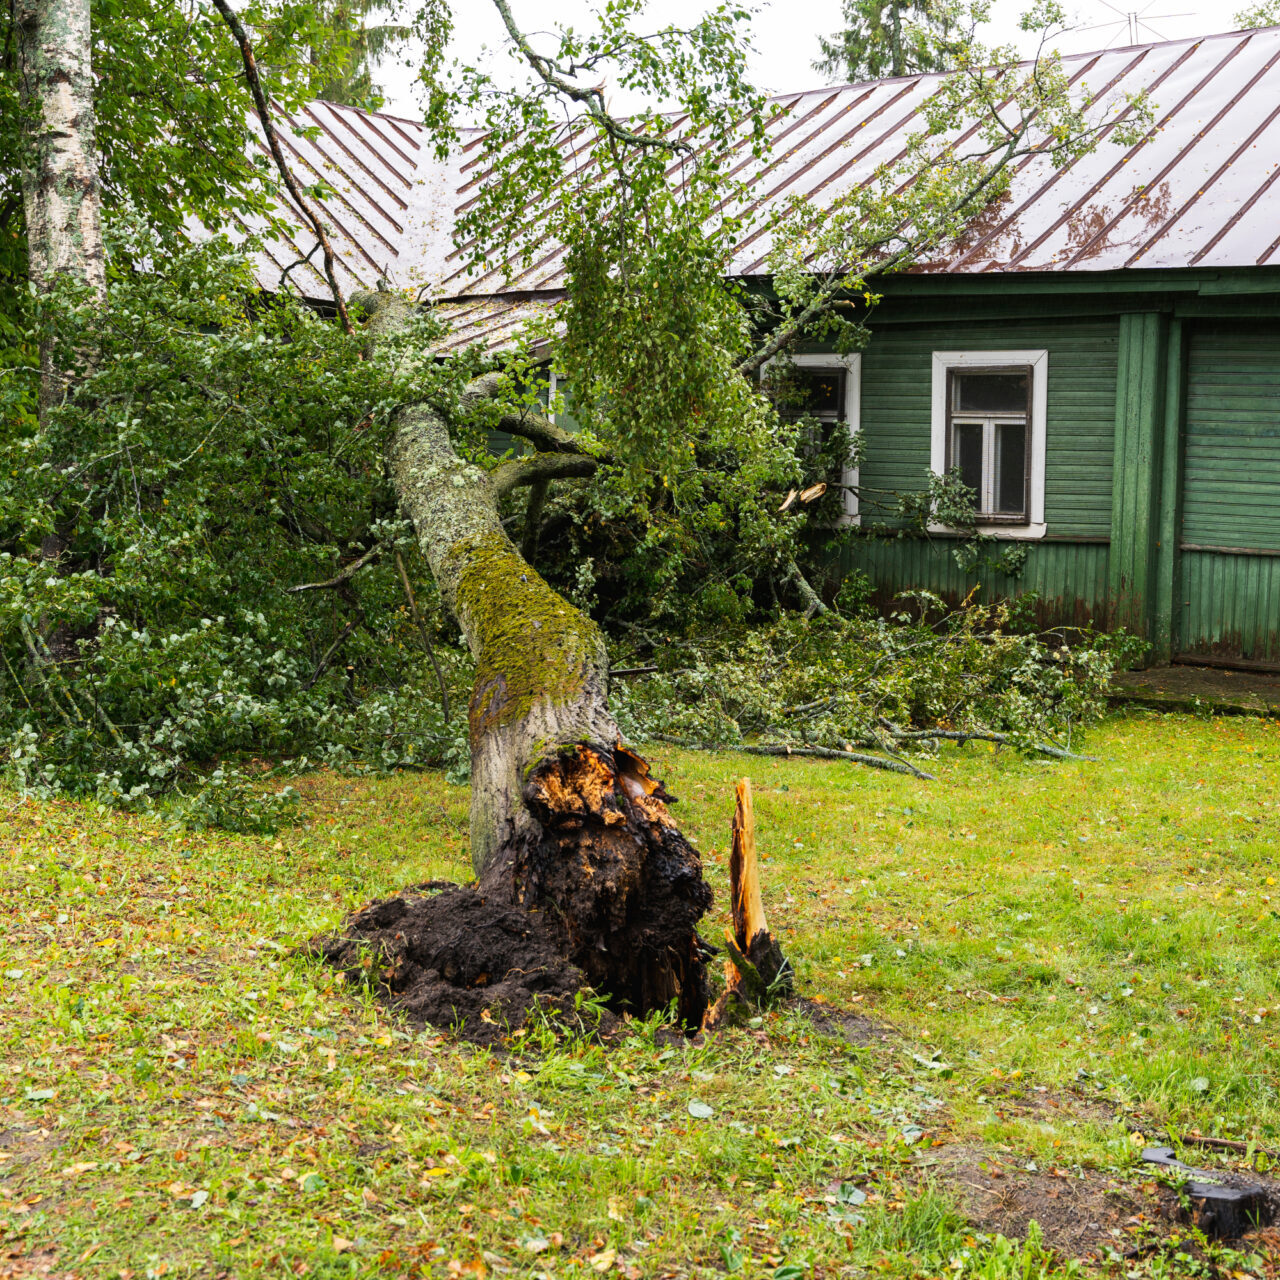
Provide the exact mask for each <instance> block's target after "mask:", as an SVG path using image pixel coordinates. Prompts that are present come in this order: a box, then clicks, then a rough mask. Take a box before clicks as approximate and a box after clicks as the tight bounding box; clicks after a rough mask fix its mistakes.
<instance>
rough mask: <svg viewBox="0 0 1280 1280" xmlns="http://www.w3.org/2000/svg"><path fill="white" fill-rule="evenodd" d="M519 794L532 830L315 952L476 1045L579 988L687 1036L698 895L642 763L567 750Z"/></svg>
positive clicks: (679, 840)
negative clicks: (473, 877)
mask: <svg viewBox="0 0 1280 1280" xmlns="http://www.w3.org/2000/svg"><path fill="white" fill-rule="evenodd" d="M523 798H524V802H525V804H526V806H527V807H528V809H529V811H530V812H531V813H532V814H533V815H534V817H535V819H536V824H535V826H534V831H533V834H532V835H527V836H525V837H524V838H522V839H520V840H518V841H514V842H511V843H510V844H509V845H508V846H506V847H504V848H503V849H501V850H500V851H499V853H498V855H497V856H496V857H495V858H494V859H493V860H492V861H491V862H490V864H489V866H488V867H487V868H486V870H485V872H484V874H483V875H482V876H481V878H480V881H479V882H478V883H477V884H476V885H475V886H474V887H471V888H460V887H457V886H452V885H450V886H441V885H438V884H433V885H424V886H420V887H419V891H418V892H412V891H410V892H407V893H405V894H402V895H399V896H397V897H394V898H388V899H386V900H384V901H381V902H376V903H373V904H372V905H370V906H369V907H366V908H365V909H364V910H362V911H360V912H357V913H356V914H355V915H354V916H352V917H351V918H350V919H349V920H348V921H347V924H346V927H345V929H344V930H343V932H342V933H341V934H340V935H338V936H336V937H330V938H322V939H317V940H316V943H315V947H316V949H317V950H318V951H319V953H320V955H321V956H322V958H323V959H324V960H325V961H327V962H328V963H329V964H332V965H334V966H335V967H336V968H339V969H342V970H343V971H344V972H346V973H347V974H348V975H350V976H352V977H357V978H363V979H364V980H367V981H370V982H371V983H372V985H373V986H374V989H375V990H376V991H377V992H378V993H379V995H380V997H381V998H382V999H383V1000H384V1001H385V1002H386V1003H387V1004H389V1005H390V1006H392V1007H394V1008H396V1009H398V1010H400V1011H402V1012H403V1013H405V1014H407V1015H408V1016H409V1017H410V1018H411V1019H413V1020H414V1021H421V1022H429V1023H432V1024H434V1025H435V1026H438V1027H443V1028H453V1029H456V1030H458V1031H459V1032H460V1033H461V1034H463V1035H464V1036H466V1038H468V1039H472V1040H478V1041H481V1042H486V1043H487V1042H492V1041H494V1040H497V1039H500V1038H501V1037H502V1036H504V1035H505V1034H508V1033H509V1032H510V1031H512V1030H514V1029H516V1028H517V1027H519V1026H520V1025H521V1024H522V1023H523V1022H524V1020H525V1019H526V1017H527V1016H528V1013H529V1009H530V1007H531V1005H533V1003H534V1002H535V1001H542V1002H545V1003H550V1004H555V1005H559V1004H562V1003H563V1002H564V1001H565V1000H566V998H569V997H571V996H572V994H573V993H574V992H575V991H577V990H578V989H580V988H582V987H587V986H589V987H592V988H594V989H595V990H596V991H597V992H599V993H600V994H601V995H602V996H603V997H605V999H606V1001H607V1003H608V1005H609V1007H610V1009H612V1010H613V1011H614V1012H615V1013H624V1012H627V1013H631V1014H634V1015H637V1016H643V1015H646V1014H648V1013H650V1012H652V1011H653V1010H655V1009H662V1008H673V1009H674V1010H675V1012H676V1014H677V1016H678V1018H679V1019H680V1021H681V1022H682V1023H683V1025H684V1026H685V1027H687V1028H688V1029H689V1030H691V1031H693V1030H696V1029H697V1028H698V1026H699V1025H700V1024H701V1022H702V1017H703V1014H704V1012H705V1010H706V1006H707V981H706V971H705V961H706V959H707V958H708V957H709V955H710V954H711V950H710V948H708V947H707V946H706V944H705V943H704V942H703V941H702V939H701V938H700V937H699V935H698V932H697V923H698V920H699V919H700V918H701V917H702V915H703V913H704V912H705V911H706V910H707V908H708V907H709V906H710V905H711V889H710V887H709V886H708V885H707V883H706V882H705V881H704V880H703V878H702V864H701V860H700V858H699V857H698V853H697V851H696V850H695V849H694V848H693V847H692V846H691V845H690V844H689V842H688V840H686V839H685V837H684V836H683V835H682V834H681V833H680V831H679V829H678V828H677V827H676V825H675V823H674V821H673V820H672V818H671V815H670V813H669V812H668V810H667V803H668V802H670V801H671V800H672V797H671V796H668V795H667V793H666V792H665V790H664V789H663V787H662V784H661V783H659V782H656V781H655V780H654V779H652V778H650V777H649V770H648V766H647V765H646V763H645V762H644V761H643V760H642V759H641V758H640V757H639V756H636V755H634V754H632V753H631V752H629V751H627V750H625V749H623V748H621V747H618V748H615V749H612V750H610V749H608V748H605V747H601V746H597V745H593V744H578V745H574V746H572V747H568V748H565V749H562V750H561V751H559V752H557V753H555V754H554V755H549V756H547V757H545V758H544V759H543V760H542V761H541V762H540V763H539V764H538V765H537V766H536V767H535V768H534V769H532V770H531V771H530V773H529V776H528V780H527V782H526V785H525V788H524V797H523Z"/></svg>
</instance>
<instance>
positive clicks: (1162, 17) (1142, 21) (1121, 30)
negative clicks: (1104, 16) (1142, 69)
mask: <svg viewBox="0 0 1280 1280" xmlns="http://www.w3.org/2000/svg"><path fill="white" fill-rule="evenodd" d="M1098 3H1099V4H1101V5H1102V6H1103V8H1105V9H1110V10H1111V12H1112V13H1114V14H1118V15H1119V17H1118V18H1115V19H1112V20H1111V21H1108V22H1098V23H1095V24H1094V25H1093V26H1091V27H1076V28H1075V30H1076V31H1077V32H1078V33H1080V34H1081V35H1083V34H1084V32H1086V31H1104V30H1111V29H1112V28H1115V33H1114V34H1113V35H1112V37H1111V38H1110V39H1109V40H1108V41H1107V44H1106V47H1107V48H1108V49H1109V48H1110V47H1111V46H1112V45H1113V44H1115V43H1116V41H1117V40H1119V39H1120V37H1121V36H1122V35H1125V34H1127V35H1128V37H1129V43H1130V44H1139V43H1141V41H1142V39H1143V38H1144V37H1146V38H1147V39H1151V38H1154V39H1156V40H1165V39H1167V38H1168V37H1167V36H1165V34H1164V33H1163V32H1162V31H1158V30H1156V28H1155V27H1154V26H1152V23H1153V22H1164V21H1166V20H1167V19H1170V18H1190V17H1193V16H1194V15H1193V14H1190V13H1150V9H1151V6H1152V5H1154V4H1155V3H1156V0H1147V3H1146V4H1145V5H1143V7H1142V8H1141V9H1136V10H1135V9H1130V10H1124V9H1117V8H1116V6H1115V5H1113V4H1110V3H1108V0H1098Z"/></svg>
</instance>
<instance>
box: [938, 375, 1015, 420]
mask: <svg viewBox="0 0 1280 1280" xmlns="http://www.w3.org/2000/svg"><path fill="white" fill-rule="evenodd" d="M1029 382H1030V374H1029V373H1028V371H1027V370H1026V369H1006V370H992V369H981V370H968V369H957V370H955V372H954V373H953V374H952V387H953V388H954V390H953V392H952V395H953V396H954V398H955V402H954V403H953V404H952V406H951V407H952V408H953V409H958V410H959V411H960V412H962V413H1026V411H1027V386H1028V384H1029Z"/></svg>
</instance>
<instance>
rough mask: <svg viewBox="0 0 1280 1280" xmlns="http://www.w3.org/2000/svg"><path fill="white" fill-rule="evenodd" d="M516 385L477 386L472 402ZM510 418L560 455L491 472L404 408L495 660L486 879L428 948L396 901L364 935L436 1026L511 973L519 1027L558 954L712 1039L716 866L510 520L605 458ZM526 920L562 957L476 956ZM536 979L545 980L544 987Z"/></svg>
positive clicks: (479, 640) (467, 397) (415, 501)
mask: <svg viewBox="0 0 1280 1280" xmlns="http://www.w3.org/2000/svg"><path fill="white" fill-rule="evenodd" d="M357 301H358V302H360V303H362V304H363V305H364V307H365V308H366V310H367V311H368V312H369V314H370V320H369V332H370V333H371V335H373V336H374V337H375V340H376V338H377V337H385V336H388V335H390V334H392V333H394V332H396V330H397V329H399V328H401V327H403V326H404V325H406V324H407V323H408V322H409V320H410V317H411V314H412V309H411V307H410V305H409V303H408V302H406V301H405V300H404V299H403V298H400V297H398V296H396V295H392V294H381V295H366V296H363V297H361V298H359V299H357ZM498 386H499V383H498V382H497V380H495V379H491V378H489V379H480V380H478V381H477V382H475V383H473V384H472V385H471V386H470V387H469V388H468V389H467V391H466V392H465V393H464V396H463V398H462V400H463V407H464V408H466V407H469V404H470V403H471V402H474V401H475V400H476V399H478V398H483V397H486V396H492V395H493V394H494V393H495V392H496V391H497V389H498ZM504 425H505V426H506V427H507V428H508V429H509V430H513V431H516V432H519V433H520V434H522V435H526V436H527V437H529V438H530V439H531V440H532V441H533V442H534V443H535V444H538V445H541V446H543V447H544V448H545V449H546V450H547V451H545V452H539V453H535V454H533V455H532V456H531V457H530V458H528V459H526V460H523V461H518V462H513V463H509V464H507V465H506V466H505V467H500V468H498V469H497V470H496V471H494V472H492V473H486V472H485V471H483V470H481V469H480V468H479V467H477V466H475V465H473V464H470V463H468V462H467V461H466V460H465V459H464V458H462V457H460V456H459V455H458V453H457V452H456V450H455V449H454V446H453V443H452V441H451V437H450V423H449V421H448V420H447V418H446V416H445V414H444V413H443V412H442V411H441V410H440V409H438V408H436V407H434V406H432V405H429V404H413V405H406V406H404V407H403V408H401V409H400V410H399V411H398V413H397V414H396V418H395V421H394V426H393V434H392V437H391V443H390V448H389V450H388V464H389V468H390V472H391V478H392V483H393V484H394V486H395V490H396V493H397V494H398V495H399V498H400V501H401V504H402V506H403V509H404V511H405V513H406V515H408V517H409V518H410V520H412V522H413V525H414V529H415V530H416V532H417V537H418V542H419V546H420V548H421V551H422V554H423V555H424V557H426V559H427V561H428V563H429V564H430V566H431V570H432V573H433V574H434V576H435V579H436V582H437V583H438V584H439V586H440V590H441V594H442V596H443V599H444V602H445V604H446V606H447V607H448V608H449V609H450V611H451V612H452V613H453V615H454V617H455V618H456V619H457V620H458V623H459V625H460V626H461V628H462V633H463V635H464V637H465V638H466V641H467V644H468V646H469V647H470V649H471V651H472V654H473V655H474V657H475V660H476V668H477V670H476V679H475V685H474V687H473V690H472V693H471V700H470V704H469V706H468V719H469V725H470V737H471V760H472V765H471V856H472V865H473V867H474V870H475V874H476V887H475V889H474V890H453V891H451V892H449V893H446V894H444V895H441V896H440V897H438V898H435V899H434V900H427V901H426V902H423V903H419V904H418V905H417V906H416V907H415V908H414V910H415V911H416V912H418V913H420V915H421V920H422V927H420V928H419V929H417V930H416V931H412V939H411V937H410V931H409V930H407V929H406V927H405V925H404V923H403V922H402V920H401V915H402V914H403V911H402V908H401V907H398V906H390V905H387V904H383V905H381V906H379V907H378V908H376V909H375V911H374V912H373V913H372V914H371V915H366V916H364V917H357V919H356V921H355V922H353V928H352V934H351V936H352V937H353V938H356V939H359V941H360V942H367V941H368V940H369V937H368V931H367V929H366V927H365V926H366V925H372V926H373V928H374V929H375V930H377V929H381V928H382V927H383V926H382V925H381V923H380V922H381V921H383V920H384V919H389V922H390V923H391V924H392V925H394V926H395V931H394V932H395V935H398V937H395V938H394V939H393V942H392V944H391V945H390V946H386V945H384V946H383V948H382V951H383V954H389V955H390V956H391V958H392V959H393V961H394V963H395V964H396V965H398V966H400V967H399V969H398V971H397V974H396V977H397V979H398V980H400V982H401V984H402V985H401V988H400V990H401V991H403V990H404V984H408V983H411V984H412V985H413V987H414V995H413V997H412V999H411V1000H410V1001H409V1002H408V1007H410V1008H413V1007H415V1006H416V1008H417V1010H418V1011H419V1012H420V1013H422V1014H423V1016H426V1017H428V1018H430V1019H431V1020H432V1021H440V1020H441V1017H446V1018H447V1017H448V1016H449V1012H450V1010H455V1011H456V1010H457V1008H458V1005H459V1000H460V999H461V1000H463V1001H464V1002H465V1003H469V1004H474V1003H475V1002H476V999H477V996H478V997H479V999H480V1000H481V1001H482V1002H483V1003H484V1004H485V1007H487V1004H488V1003H489V1002H492V1001H493V994H492V993H490V992H487V991H485V990H484V988H485V987H486V986H487V985H488V979H489V975H490V974H494V973H495V972H496V971H499V970H501V971H502V977H501V979H500V981H503V982H508V983H511V982H512V978H511V975H512V974H513V973H520V974H521V975H522V976H521V977H520V978H519V979H517V980H515V983H514V989H513V990H510V991H507V992H504V993H503V994H502V998H501V999H500V1000H499V1001H498V1002H499V1003H500V1004H501V1005H502V1007H503V1010H504V1012H505V1015H506V1016H507V1017H508V1018H518V1015H519V1013H520V1012H522V1009H523V1007H524V1006H525V1005H527V1002H528V999H527V998H528V997H529V996H531V995H532V994H533V993H534V992H539V991H541V990H542V985H543V984H546V983H548V982H551V983H552V986H553V989H555V987H556V986H557V985H558V984H559V982H560V981H562V978H561V975H559V974H556V975H554V976H553V975H551V974H550V973H549V971H548V965H549V962H548V961H547V960H546V959H545V957H546V956H547V955H555V954H557V953H558V954H559V955H560V956H561V957H563V959H565V960H567V961H568V963H569V964H570V965H571V966H573V968H574V969H576V970H577V971H578V974H580V975H581V980H582V981H584V982H587V983H589V984H590V985H591V986H593V987H594V988H596V989H597V990H598V991H600V992H601V993H602V994H604V995H606V996H607V997H609V998H610V999H611V1000H612V1001H614V1002H615V1003H617V1004H618V1005H619V1007H622V1008H627V1009H630V1010H632V1011H634V1012H637V1013H647V1012H649V1011H651V1010H654V1009H661V1008H667V1007H672V1008H674V1009H675V1010H676V1011H677V1013H678V1016H679V1017H680V1019H681V1020H682V1021H683V1022H684V1023H685V1024H686V1025H688V1026H691V1027H697V1026H699V1025H700V1023H701V1020H702V1015H703V1012H704V1010H705V1007H706V995H707V987H706V978H705V973H704V959H705V956H706V955H707V954H708V952H707V949H706V947H705V944H704V943H703V942H702V940H701V939H700V938H699V936H698V933H697V922H698V920H699V918H700V917H701V916H702V914H703V912H705V911H706V909H707V908H708V907H709V906H710V904H711V891H710V889H709V888H708V886H707V884H706V883H705V881H704V880H703V878H702V864H701V860H700V858H699V857H698V854H697V852H696V850H694V849H693V847H692V846H691V845H690V844H689V842H688V840H686V839H685V837H684V836H683V835H682V834H681V832H680V830H679V828H678V827H677V826H676V824H675V822H674V820H673V819H672V818H671V815H670V812H669V810H668V808H667V804H668V802H669V801H670V800H671V797H670V796H669V795H668V794H667V793H666V791H665V789H664V788H663V787H662V785H661V783H659V782H657V781H656V780H654V779H652V778H651V777H650V776H649V768H648V765H647V764H646V763H645V761H644V760H643V759H641V758H640V757H639V756H638V755H635V754H634V753H633V752H631V751H628V750H627V749H625V748H624V747H622V745H621V736H620V734H619V731H618V726H617V724H616V723H615V721H614V719H613V716H612V715H611V714H610V711H609V704H608V676H609V663H608V655H607V653H606V650H605V644H604V638H603V637H602V635H601V634H600V631H599V629H598V628H597V627H596V625H595V623H593V622H592V621H591V619H590V618H588V617H587V616H585V615H584V614H583V613H581V612H580V611H579V610H578V609H575V608H574V607H573V606H572V605H570V604H569V603H568V602H567V601H566V600H565V599H564V598H563V597H561V596H559V595H557V594H556V592H554V591H553V590H552V589H551V588H550V587H549V586H548V585H547V584H546V582H544V581H543V579H542V578H541V577H540V576H539V575H538V573H537V572H536V571H535V570H534V569H533V568H532V567H531V566H530V565H529V564H528V562H527V561H526V560H525V559H524V557H523V556H522V555H521V554H520V552H519V551H518V550H517V549H516V547H515V545H514V543H513V542H512V541H511V539H510V538H509V537H508V536H507V534H506V531H505V530H504V528H503V525H502V520H501V517H500V515H499V510H498V502H499V499H500V497H501V496H502V495H503V494H504V493H507V492H509V491H510V490H512V489H514V488H517V487H521V486H527V485H531V484H534V483H537V482H542V481H546V480H548V479H551V478H554V477H560V476H571V475H580V474H582V473H583V471H584V470H586V469H590V468H592V467H594V465H595V464H594V462H593V460H592V459H591V458H590V457H589V456H587V455H586V454H584V453H583V451H582V449H581V447H580V446H579V445H578V444H577V443H576V442H575V441H574V440H573V438H572V437H570V436H568V435H567V434H566V433H564V432H562V431H559V430H558V429H557V428H556V427H554V426H553V425H552V424H551V423H550V422H548V421H546V420H545V419H542V418H541V417H532V416H529V415H523V416H521V417H512V418H511V419H509V420H507V419H504ZM513 908H521V909H523V910H524V911H525V912H528V913H529V914H530V915H531V916H532V917H533V920H532V921H525V922H524V924H523V925H522V928H523V929H524V930H525V931H526V932H527V933H528V938H527V941H529V942H530V943H535V942H536V946H534V948H533V951H534V953H535V954H536V955H537V956H540V957H543V959H542V962H541V963H534V964H532V965H530V964H527V963H517V964H513V965H511V966H509V967H508V968H506V969H505V970H503V968H502V965H501V964H498V963H496V961H497V959H498V957H496V956H494V955H492V954H487V951H488V949H487V948H482V949H481V951H480V952H479V954H477V951H476V940H477V932H476V931H477V930H478V929H479V930H483V929H484V928H485V927H486V926H487V925H488V922H490V921H491V920H492V918H493V917H492V913H494V912H497V913H499V916H500V918H501V920H502V921H503V922H504V923H502V924H500V925H499V928H500V930H504V931H505V930H509V928H510V927H511V921H512V919H513V917H512V916H511V915H510V912H511V910H512V909H513ZM403 910H407V909H403ZM459 913H465V914H467V915H468V917H469V924H468V926H467V928H466V929H463V930H459V931H456V933H455V932H454V931H452V930H451V929H450V928H449V925H448V922H452V921H453V920H454V919H455V918H456V917H457V916H458V914H459ZM514 919H523V917H514ZM481 921H484V922H485V924H481V923H480V922H481ZM444 939H449V940H450V941H449V943H448V944H447V945H442V940H444ZM401 944H403V945H401ZM348 953H349V948H344V947H343V946H342V945H341V944H339V945H338V946H336V947H334V946H330V947H328V948H327V954H329V955H330V956H331V958H333V959H336V960H338V961H339V962H340V963H342V962H344V961H345V960H346V959H347V957H348ZM528 958H529V957H526V959H528ZM551 967H552V968H554V966H551ZM528 969H534V970H536V971H537V972H536V973H534V974H533V975H532V976H528V977H527V980H526V977H525V975H524V971H525V970H528ZM406 974H409V975H410V977H406V976H405V975H406ZM392 989H393V990H394V989H395V988H394V987H393V988H392ZM401 1003H405V1001H403V1000H402V1001H401Z"/></svg>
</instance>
